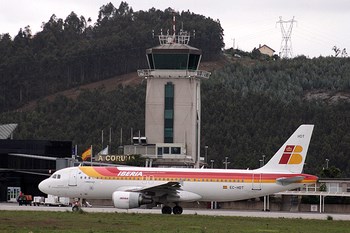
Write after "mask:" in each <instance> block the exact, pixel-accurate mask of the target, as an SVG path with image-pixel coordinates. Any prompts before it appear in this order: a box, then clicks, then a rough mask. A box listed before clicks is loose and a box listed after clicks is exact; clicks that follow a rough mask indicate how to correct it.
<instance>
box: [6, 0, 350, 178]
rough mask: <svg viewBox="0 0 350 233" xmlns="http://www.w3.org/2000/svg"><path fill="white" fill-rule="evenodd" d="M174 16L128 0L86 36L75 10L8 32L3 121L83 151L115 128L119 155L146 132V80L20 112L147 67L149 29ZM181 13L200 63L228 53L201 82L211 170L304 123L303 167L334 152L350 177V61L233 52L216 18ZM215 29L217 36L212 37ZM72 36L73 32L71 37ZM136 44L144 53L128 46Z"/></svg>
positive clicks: (270, 146)
mask: <svg viewBox="0 0 350 233" xmlns="http://www.w3.org/2000/svg"><path fill="white" fill-rule="evenodd" d="M110 8H111V9H110ZM169 14H170V9H166V10H165V11H164V12H162V11H159V10H155V9H150V10H149V11H147V12H133V11H132V8H130V7H129V6H128V5H127V4H126V3H122V4H121V5H120V6H119V8H114V7H113V5H112V4H107V5H105V6H103V7H101V9H100V12H99V20H98V22H97V23H96V24H95V25H94V26H88V24H86V25H85V26H83V28H82V29H81V33H80V34H79V33H78V34H77V31H75V30H73V29H72V30H73V31H69V30H68V28H69V26H67V25H69V24H65V23H66V21H67V19H70V18H71V17H72V15H70V16H68V17H67V19H66V20H64V21H63V20H61V19H56V18H55V17H53V18H51V19H50V21H49V22H48V23H45V25H44V28H43V31H42V32H40V33H38V34H37V35H35V36H33V37H32V36H30V37H29V38H27V39H26V37H25V34H26V31H25V30H24V31H22V32H21V33H22V36H17V37H18V38H17V37H15V38H14V40H11V38H8V36H6V34H5V35H2V36H1V40H0V50H1V52H0V70H1V72H0V76H1V77H0V80H1V86H0V89H1V92H0V93H1V96H0V104H1V112H2V113H1V114H0V123H2V124H5V123H13V122H16V123H18V124H19V127H18V129H17V130H16V133H15V138H18V139H47V138H49V139H56V140H72V141H73V144H77V145H78V146H79V152H80V153H81V152H82V150H84V149H86V148H87V147H88V146H89V145H93V146H94V148H96V150H99V149H102V145H101V132H102V130H103V131H104V132H105V138H106V139H105V141H107V138H108V137H109V132H110V130H111V132H112V143H111V147H112V151H113V152H116V151H117V147H118V146H119V145H120V144H128V143H129V142H130V136H131V131H132V132H133V134H138V132H139V131H140V132H141V134H144V110H145V103H144V98H145V89H146V85H145V82H140V84H138V85H133V86H119V87H118V88H116V89H115V90H113V91H106V90H105V88H104V87H103V86H101V87H99V88H97V89H94V90H84V91H83V92H82V93H81V94H80V95H79V96H78V97H77V98H76V99H71V98H68V97H65V96H62V95H61V96H58V97H57V98H56V99H55V100H54V101H50V102H49V101H44V100H39V101H38V104H37V107H36V108H35V109H34V110H33V111H17V110H16V109H17V108H18V107H19V106H21V105H23V104H24V103H25V102H27V101H29V100H31V99H37V98H39V97H42V96H45V95H47V94H49V93H55V92H58V91H60V90H64V89H68V88H72V87H78V86H79V85H81V84H83V83H88V82H94V81H97V80H100V79H105V78H109V77H112V76H115V75H117V74H121V73H126V72H129V71H135V70H136V69H137V68H144V67H146V64H145V62H146V58H145V56H144V53H145V49H146V48H147V47H151V46H154V45H155V43H156V41H155V40H154V39H153V38H152V37H151V36H149V35H150V32H151V30H152V29H153V28H154V29H155V30H157V28H158V29H159V28H162V27H164V28H165V26H164V25H165V24H166V23H165V24H164V22H167V23H168V24H166V25H169V24H170V21H169V20H170V17H169ZM179 18H181V20H184V22H185V23H184V26H185V25H187V26H188V30H189V31H190V30H192V29H196V39H195V40H193V44H192V46H195V47H198V48H201V49H202V50H203V57H204V58H205V59H204V60H211V61H216V60H217V59H218V57H220V56H225V57H229V59H230V62H228V64H227V65H225V66H224V67H223V68H221V69H218V70H215V71H214V72H212V75H211V77H210V78H209V79H208V80H205V81H203V82H202V86H201V97H202V113H201V114H202V116H201V118H202V128H201V148H202V149H201V152H202V154H203V156H204V151H205V150H204V147H205V146H208V150H207V152H208V159H209V161H210V160H211V159H212V160H214V167H216V168H223V167H224V164H223V161H224V160H225V157H228V161H229V162H230V164H229V165H228V167H229V168H243V169H246V168H250V169H253V168H257V167H259V166H260V160H261V159H262V156H263V155H264V156H266V161H267V160H268V159H269V158H271V156H272V155H273V154H274V153H275V152H276V151H277V150H278V149H279V147H280V146H281V145H282V144H283V143H284V142H285V140H286V139H288V137H289V136H290V135H291V134H292V133H293V132H294V131H295V129H296V128H297V127H298V126H299V125H300V124H314V125H315V128H314V134H313V136H312V139H311V144H310V147H309V153H308V157H307V159H306V163H307V164H306V166H305V172H307V173H312V174H316V175H322V174H324V173H325V172H324V171H325V170H324V168H325V166H326V159H328V160H329V166H330V167H331V168H332V169H333V168H334V169H333V170H337V169H339V173H337V174H336V175H334V174H333V175H332V176H338V177H339V176H342V177H348V176H349V175H350V163H349V151H350V119H349V118H350V59H349V58H335V57H319V58H313V59H309V58H307V57H305V56H299V57H296V58H293V59H266V57H264V56H256V54H255V55H254V54H253V53H250V52H246V53H245V54H247V56H246V57H242V58H240V59H233V58H232V57H231V56H232V55H233V53H234V52H235V51H231V52H230V54H222V48H223V40H222V35H223V30H222V28H221V26H220V23H219V22H218V21H213V20H212V19H210V18H206V17H204V16H201V15H196V14H194V13H190V12H182V13H181V14H180V15H179ZM76 19H78V20H79V22H82V21H84V20H82V19H81V18H80V19H79V18H76ZM138 20H140V21H138ZM136 21H137V22H138V23H137V24H136V23H135V24H134V23H133V22H136ZM67 22H70V21H69V20H68V21H67ZM77 22H78V21H77ZM141 22H143V23H141ZM140 24H141V25H142V26H140V28H138V30H137V26H136V25H140ZM149 24H150V25H149ZM63 25H66V26H63ZM77 25H78V24H77ZM123 25H124V26H123ZM154 25H155V26H154ZM45 26H47V30H46V29H45ZM74 28H75V29H77V28H76V27H74ZM120 28H123V30H124V31H123V33H120ZM56 29H57V30H56ZM213 29H215V30H216V31H217V33H215V34H210V33H209V31H212V30H213ZM129 31H130V34H129V33H125V32H129ZM55 33H57V34H55ZM133 33H139V34H138V35H139V36H135V34H133ZM132 34H133V35H132ZM73 35H74V36H77V37H76V39H74V40H71V41H69V40H68V39H67V37H69V36H73ZM6 38H7V39H6ZM16 38H17V39H16ZM39 39H40V41H39ZM119 39H120V41H119ZM16 41H17V42H16ZM25 41H27V42H28V43H29V44H26V43H27V42H26V43H25ZM75 41H79V43H78V42H77V43H76V42H75ZM111 41H113V42H111ZM116 41H119V42H116ZM208 41H209V42H210V43H208ZM20 42H21V43H20ZM4 43H11V44H12V46H11V49H13V51H15V53H14V54H13V55H10V54H11V52H8V53H7V54H8V55H7V56H4V55H3V53H2V51H4V48H7V49H8V47H6V46H3V44H4ZM17 43H19V44H21V45H23V47H21V48H20V47H17V46H19V45H18V44H17ZM128 46H129V47H128ZM136 48H137V49H136ZM134 49H135V50H134ZM5 50H6V49H5ZM136 50H137V51H139V55H135V54H137V53H133V52H131V51H136ZM123 51H124V52H123ZM106 54H108V56H106ZM21 61H22V62H21ZM121 131H122V132H123V137H121ZM105 144H106V142H105ZM328 176H330V175H328Z"/></svg>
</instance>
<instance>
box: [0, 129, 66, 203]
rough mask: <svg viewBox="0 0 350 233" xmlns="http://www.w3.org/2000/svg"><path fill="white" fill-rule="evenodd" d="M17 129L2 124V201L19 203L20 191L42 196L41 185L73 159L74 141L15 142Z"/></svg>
mask: <svg viewBox="0 0 350 233" xmlns="http://www.w3.org/2000/svg"><path fill="white" fill-rule="evenodd" d="M16 127H17V124H6V125H0V202H1V201H16V198H17V197H18V195H19V193H20V192H23V193H25V194H31V195H40V194H41V192H40V191H39V189H38V184H39V182H40V181H42V180H43V179H44V178H47V177H48V176H49V175H50V171H52V172H54V171H55V170H56V169H60V168H62V167H66V166H68V165H69V164H68V160H67V158H71V156H72V155H71V154H72V142H71V141H53V140H14V139H12V136H13V132H14V130H15V129H16Z"/></svg>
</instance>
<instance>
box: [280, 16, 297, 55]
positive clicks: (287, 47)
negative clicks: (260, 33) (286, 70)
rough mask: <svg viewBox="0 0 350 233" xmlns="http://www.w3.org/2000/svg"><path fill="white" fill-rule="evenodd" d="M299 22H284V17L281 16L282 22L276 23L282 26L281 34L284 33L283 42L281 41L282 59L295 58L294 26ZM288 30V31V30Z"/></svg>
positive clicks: (292, 20)
mask: <svg viewBox="0 0 350 233" xmlns="http://www.w3.org/2000/svg"><path fill="white" fill-rule="evenodd" d="M296 22H297V21H296V20H294V16H293V19H291V20H288V21H284V20H282V16H280V20H279V21H277V22H276V24H277V23H279V24H280V27H281V32H282V41H281V49H280V57H282V58H292V57H293V49H292V40H291V36H292V30H293V25H294V23H296ZM287 28H288V30H286V29H287Z"/></svg>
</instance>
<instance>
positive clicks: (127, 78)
mask: <svg viewBox="0 0 350 233" xmlns="http://www.w3.org/2000/svg"><path fill="white" fill-rule="evenodd" d="M228 63H230V61H229V59H227V58H225V57H220V58H219V59H217V60H216V61H208V62H202V63H201V65H200V68H199V69H201V70H205V71H209V72H213V71H215V70H218V69H220V68H222V67H223V66H224V65H225V64H228ZM141 82H142V79H141V78H139V77H138V76H137V72H132V73H128V74H123V75H117V76H115V77H113V78H109V79H105V80H101V81H98V82H93V83H89V84H85V85H81V86H78V87H76V88H72V89H69V90H64V91H59V92H57V93H55V94H52V95H48V96H44V97H42V98H40V99H37V100H32V101H30V102H28V103H27V104H25V105H24V106H23V107H21V108H18V109H16V110H15V111H33V110H34V109H35V108H36V107H37V104H38V102H43V101H48V102H52V101H54V100H55V98H57V97H58V96H64V97H67V98H69V99H72V100H75V99H76V98H77V97H78V96H79V95H80V94H81V93H82V91H83V90H90V91H92V90H94V89H97V88H103V89H104V91H106V92H110V91H113V90H115V89H117V88H118V86H120V85H121V86H123V87H125V86H135V85H139V84H140V83H141Z"/></svg>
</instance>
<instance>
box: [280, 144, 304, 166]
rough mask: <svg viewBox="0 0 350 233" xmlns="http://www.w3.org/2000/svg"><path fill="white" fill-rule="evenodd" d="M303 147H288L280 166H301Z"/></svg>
mask: <svg viewBox="0 0 350 233" xmlns="http://www.w3.org/2000/svg"><path fill="white" fill-rule="evenodd" d="M302 151H303V147H302V146H299V145H287V146H286V148H285V149H284V152H283V155H282V157H281V159H280V162H279V164H300V163H301V162H302V161H303V157H302V156H301V154H300V153H301V152H302Z"/></svg>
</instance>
